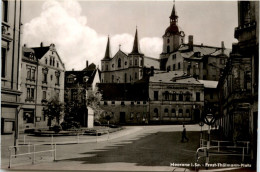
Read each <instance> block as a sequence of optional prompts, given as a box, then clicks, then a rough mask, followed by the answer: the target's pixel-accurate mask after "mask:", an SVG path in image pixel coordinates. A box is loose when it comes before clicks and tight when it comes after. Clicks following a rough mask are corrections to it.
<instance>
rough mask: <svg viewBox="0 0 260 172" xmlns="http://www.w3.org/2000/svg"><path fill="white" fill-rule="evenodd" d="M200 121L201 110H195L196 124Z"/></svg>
mask: <svg viewBox="0 0 260 172" xmlns="http://www.w3.org/2000/svg"><path fill="white" fill-rule="evenodd" d="M199 120H200V110H199V109H195V110H194V121H195V122H199Z"/></svg>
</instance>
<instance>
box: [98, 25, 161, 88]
mask: <svg viewBox="0 0 260 172" xmlns="http://www.w3.org/2000/svg"><path fill="white" fill-rule="evenodd" d="M151 67H152V68H154V69H159V60H158V59H155V58H151V57H147V56H145V55H144V54H142V53H140V50H139V43H138V36H137V29H136V33H135V39H134V45H133V50H132V52H131V53H129V54H126V53H124V52H123V51H121V50H120V49H119V50H118V52H117V53H116V54H115V55H114V57H113V58H111V55H110V42H109V38H108V41H107V47H106V53H105V56H104V58H103V59H102V60H101V82H102V83H133V82H136V81H138V80H140V79H142V78H143V74H144V70H145V68H151Z"/></svg>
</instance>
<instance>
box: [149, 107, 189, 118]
mask: <svg viewBox="0 0 260 172" xmlns="http://www.w3.org/2000/svg"><path fill="white" fill-rule="evenodd" d="M177 112H178V113H176V110H175V109H172V110H171V113H169V110H168V108H165V109H164V116H165V117H187V118H189V117H191V113H190V109H186V111H185V113H183V109H179V110H178V111H177ZM154 117H156V118H159V111H158V109H157V108H155V109H154Z"/></svg>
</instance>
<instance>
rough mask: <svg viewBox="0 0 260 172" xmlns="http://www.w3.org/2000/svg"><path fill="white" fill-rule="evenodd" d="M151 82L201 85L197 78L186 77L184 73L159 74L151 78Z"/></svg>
mask: <svg viewBox="0 0 260 172" xmlns="http://www.w3.org/2000/svg"><path fill="white" fill-rule="evenodd" d="M150 82H157V83H183V84H201V83H200V82H199V81H197V80H196V79H195V78H193V77H191V76H188V75H186V74H185V73H184V72H183V71H169V72H158V73H155V74H154V76H151V77H150Z"/></svg>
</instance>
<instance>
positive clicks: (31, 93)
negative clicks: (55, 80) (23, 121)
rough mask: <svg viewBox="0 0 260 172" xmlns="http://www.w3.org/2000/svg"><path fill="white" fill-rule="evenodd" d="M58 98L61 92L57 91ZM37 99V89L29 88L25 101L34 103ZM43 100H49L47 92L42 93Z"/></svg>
mask: <svg viewBox="0 0 260 172" xmlns="http://www.w3.org/2000/svg"><path fill="white" fill-rule="evenodd" d="M55 94H56V96H57V97H59V96H60V90H58V89H57V90H55ZM34 99H35V88H27V96H26V99H25V101H34ZM42 100H47V90H43V91H42Z"/></svg>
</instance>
